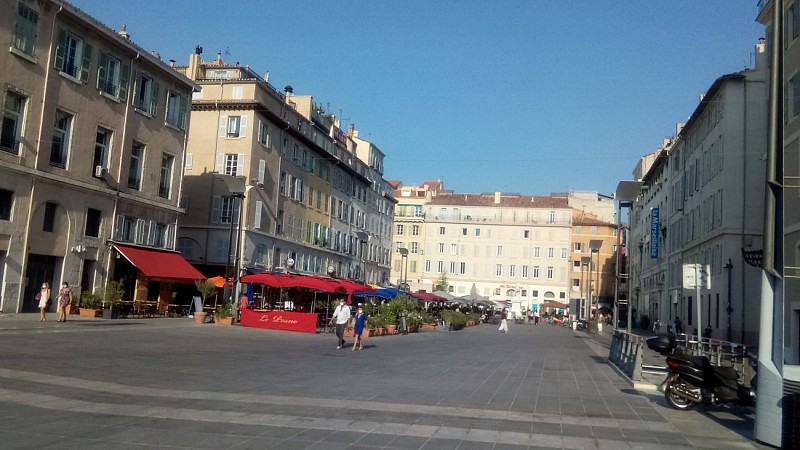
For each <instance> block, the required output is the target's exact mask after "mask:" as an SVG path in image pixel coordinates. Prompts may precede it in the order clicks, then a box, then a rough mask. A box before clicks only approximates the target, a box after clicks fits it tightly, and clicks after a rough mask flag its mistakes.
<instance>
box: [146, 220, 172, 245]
mask: <svg viewBox="0 0 800 450" xmlns="http://www.w3.org/2000/svg"><path fill="white" fill-rule="evenodd" d="M167 228H168V226H167V224H165V223H156V224H154V225H153V227H152V228H151V229H150V238H149V244H150V245H152V246H155V247H165V246H166V243H167Z"/></svg>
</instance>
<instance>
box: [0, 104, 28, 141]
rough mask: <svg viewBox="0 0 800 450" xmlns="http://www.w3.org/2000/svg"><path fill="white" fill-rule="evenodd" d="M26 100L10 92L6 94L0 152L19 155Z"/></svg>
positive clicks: (0, 134) (0, 133)
mask: <svg viewBox="0 0 800 450" xmlns="http://www.w3.org/2000/svg"><path fill="white" fill-rule="evenodd" d="M26 100H27V99H26V98H25V97H22V96H21V95H17V94H15V93H13V92H11V91H8V92H6V102H5V105H4V107H3V128H2V132H0V150H2V151H4V152H9V153H13V154H15V155H16V154H18V153H19V143H20V141H21V140H22V131H23V130H22V126H23V124H24V123H25V120H24V118H25V104H26Z"/></svg>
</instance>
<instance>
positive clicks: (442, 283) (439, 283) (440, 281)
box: [433, 272, 450, 291]
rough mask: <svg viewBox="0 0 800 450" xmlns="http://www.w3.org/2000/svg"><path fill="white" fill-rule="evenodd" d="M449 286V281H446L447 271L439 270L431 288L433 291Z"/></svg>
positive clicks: (445, 289) (445, 288)
mask: <svg viewBox="0 0 800 450" xmlns="http://www.w3.org/2000/svg"><path fill="white" fill-rule="evenodd" d="M448 287H450V283H449V282H448V281H447V272H441V273H440V274H439V278H437V279H436V281H434V282H433V290H434V291H447V288H448Z"/></svg>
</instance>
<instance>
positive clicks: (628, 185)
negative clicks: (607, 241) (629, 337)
mask: <svg viewBox="0 0 800 450" xmlns="http://www.w3.org/2000/svg"><path fill="white" fill-rule="evenodd" d="M641 189H642V182H641V181H620V182H619V184H617V191H616V192H615V193H614V199H615V200H616V201H617V269H616V271H617V274H616V275H617V277H616V278H617V280H616V281H617V282H616V285H615V287H614V290H615V292H614V329H616V328H617V325H618V323H619V285H620V281H621V280H623V279H624V280H626V283H627V287H628V292H627V295H626V300H625V303H626V304H627V307H628V327H627V331H628V333H630V332H631V315H632V314H631V309H632V308H631V282H630V274H628V273H627V272H628V270H629V269H628V267H629V266H630V262H628V263H627V264H626V265H625V272H626V273H622V272H621V269H620V262H621V255H620V253H621V252H620V250H621V249H622V246H621V245H620V244H621V243H623V244H624V246H625V249H627V248H628V244H627V240H628V238H629V237H628V233H625V241H626V242H621V239H622V208H628V229H630V221H631V215H630V214H631V211H630V210H631V208H633V202H634V201H635V200H636V198H637V197H638V196H639V192H640V191H641ZM625 257H626V258H629V255H628V252H626V254H625Z"/></svg>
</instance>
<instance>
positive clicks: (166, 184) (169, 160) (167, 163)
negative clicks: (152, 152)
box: [158, 153, 175, 198]
mask: <svg viewBox="0 0 800 450" xmlns="http://www.w3.org/2000/svg"><path fill="white" fill-rule="evenodd" d="M174 161H175V157H174V156H172V155H169V154H167V153H164V154H163V155H161V171H160V172H159V177H158V196H159V197H162V198H169V192H170V190H171V187H172V164H173V163H174Z"/></svg>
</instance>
